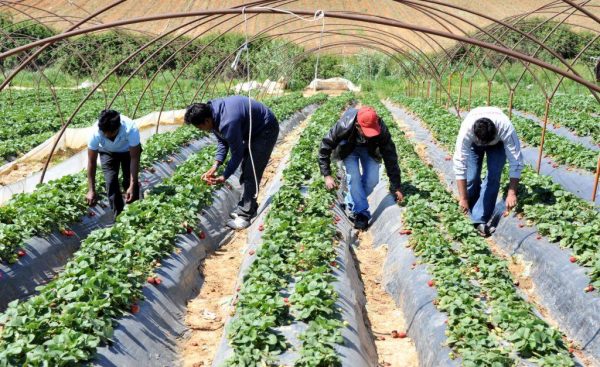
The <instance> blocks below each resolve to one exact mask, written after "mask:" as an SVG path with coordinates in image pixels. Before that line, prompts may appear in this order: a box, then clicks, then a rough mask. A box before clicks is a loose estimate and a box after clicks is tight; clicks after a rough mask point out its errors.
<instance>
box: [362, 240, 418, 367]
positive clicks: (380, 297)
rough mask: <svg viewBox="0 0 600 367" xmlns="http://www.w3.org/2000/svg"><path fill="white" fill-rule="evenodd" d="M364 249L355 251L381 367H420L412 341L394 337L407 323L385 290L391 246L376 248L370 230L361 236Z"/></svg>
mask: <svg viewBox="0 0 600 367" xmlns="http://www.w3.org/2000/svg"><path fill="white" fill-rule="evenodd" d="M359 239H360V246H358V247H357V248H355V249H354V252H355V254H356V258H357V260H358V267H359V270H360V276H361V278H362V281H363V283H364V286H365V294H366V297H367V305H366V308H367V316H368V319H369V322H370V326H371V331H372V333H373V336H374V338H375V346H376V347H377V354H378V357H379V360H378V365H379V366H380V367H383V366H391V367H416V366H418V365H419V361H418V355H417V350H416V348H415V344H414V342H413V341H412V339H410V338H408V337H406V338H394V337H392V331H394V330H395V331H397V332H405V331H406V321H405V317H404V313H403V312H402V310H400V309H399V308H397V307H396V304H395V302H394V300H393V299H392V298H391V297H390V295H389V294H388V293H387V292H386V291H385V289H384V287H383V264H384V262H385V258H386V254H387V246H386V245H382V246H379V247H377V248H374V247H373V238H372V235H371V232H370V231H367V232H363V233H361V234H360V237H359Z"/></svg>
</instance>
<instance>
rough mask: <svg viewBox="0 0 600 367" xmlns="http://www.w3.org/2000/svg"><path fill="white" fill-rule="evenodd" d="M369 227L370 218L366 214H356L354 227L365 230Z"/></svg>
mask: <svg viewBox="0 0 600 367" xmlns="http://www.w3.org/2000/svg"><path fill="white" fill-rule="evenodd" d="M368 227H369V218H368V217H367V216H366V215H364V214H356V217H355V219H354V228H356V229H358V230H359V231H364V230H366V229H367V228H368Z"/></svg>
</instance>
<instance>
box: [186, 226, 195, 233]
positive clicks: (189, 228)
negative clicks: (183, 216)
mask: <svg viewBox="0 0 600 367" xmlns="http://www.w3.org/2000/svg"><path fill="white" fill-rule="evenodd" d="M185 230H186V231H187V233H188V234H191V233H192V232H194V228H192V227H187V228H186V229H185Z"/></svg>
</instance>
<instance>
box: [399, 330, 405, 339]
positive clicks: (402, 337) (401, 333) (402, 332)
mask: <svg viewBox="0 0 600 367" xmlns="http://www.w3.org/2000/svg"><path fill="white" fill-rule="evenodd" d="M398 338H400V339H404V338H406V333H405V332H404V331H399V332H398Z"/></svg>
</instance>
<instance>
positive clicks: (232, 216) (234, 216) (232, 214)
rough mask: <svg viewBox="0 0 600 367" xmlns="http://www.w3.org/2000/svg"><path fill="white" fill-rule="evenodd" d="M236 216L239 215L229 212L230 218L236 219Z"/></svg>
mask: <svg viewBox="0 0 600 367" xmlns="http://www.w3.org/2000/svg"><path fill="white" fill-rule="evenodd" d="M237 217H239V215H238V213H236V212H231V213H229V218H231V219H237Z"/></svg>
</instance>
